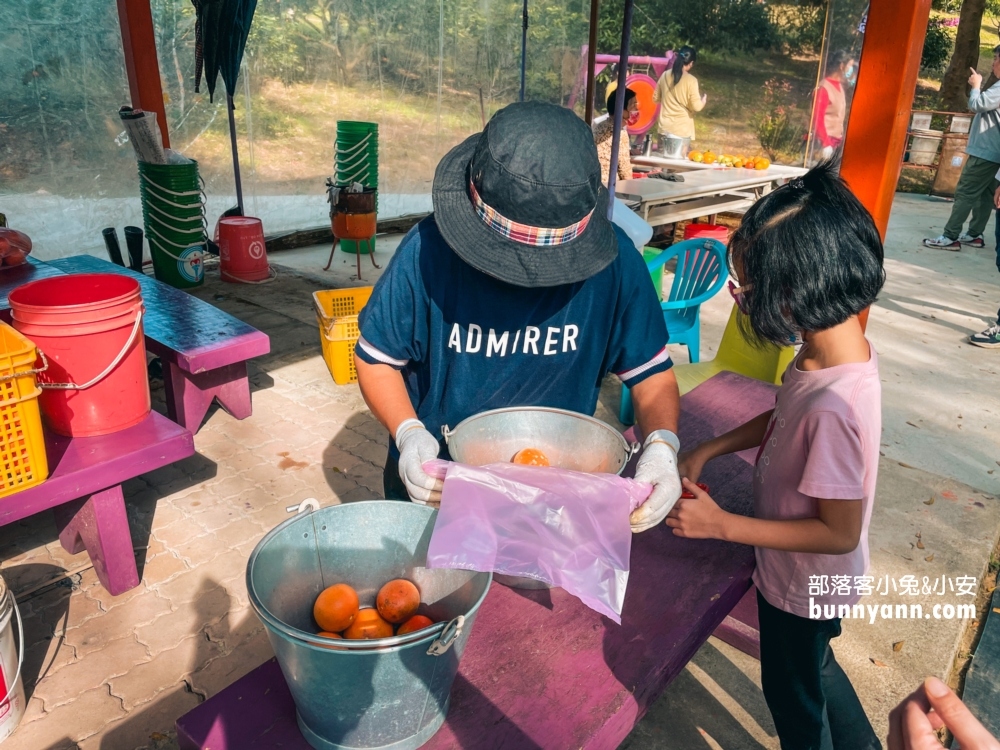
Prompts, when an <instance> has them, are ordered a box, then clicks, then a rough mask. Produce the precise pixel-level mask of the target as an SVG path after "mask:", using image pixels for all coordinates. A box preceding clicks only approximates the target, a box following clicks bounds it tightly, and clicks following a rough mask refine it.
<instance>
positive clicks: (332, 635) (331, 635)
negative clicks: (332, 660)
mask: <svg viewBox="0 0 1000 750" xmlns="http://www.w3.org/2000/svg"><path fill="white" fill-rule="evenodd" d="M316 635H318V636H320V637H322V638H329V639H330V640H338V641H342V640H344V636H342V635H341V634H340V633H328V632H327V631H325V630H321V631H320V632H319V633H317V634H316ZM323 648H325V649H328V650H330V651H346V650H347V649H345V648H344V647H343V646H333V645H330V646H323Z"/></svg>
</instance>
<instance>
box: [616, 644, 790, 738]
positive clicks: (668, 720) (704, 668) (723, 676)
mask: <svg viewBox="0 0 1000 750" xmlns="http://www.w3.org/2000/svg"><path fill="white" fill-rule="evenodd" d="M691 664H692V665H694V667H695V669H692V668H691V667H690V666H689V667H688V668H687V669H685V670H684V671H682V672H681V673H680V674H679V675H678V676H677V679H675V680H674V682H673V683H672V684H671V685H670V687H669V688H667V690H666V692H664V694H663V696H662V697H661V698H660V699H659V700H658V701H657V702H656V703H655V704H654V705H653V706H652V707H651V708H650V710H649V712H648V713H647V714H646V716H645V717H643V719H642V721H640V722H639V724H638V725H637V726H636V728H635V729H634V730H633V731H632V733H631V734H630V735H629V736H628V737H627V738H626V739H625V741H624V742H623V743H622V744H621V747H620V750H654V749H655V750H696V749H697V748H710V747H722V748H727V749H728V748H739V749H740V750H771V748H777V746H778V743H777V739H776V737H777V735H776V733H775V730H774V723H773V722H772V721H771V714H770V712H769V711H768V709H767V704H766V703H765V702H764V696H763V694H762V693H761V691H760V688H759V687H757V685H755V684H754V682H753V681H752V680H751V679H750V678H748V677H747V676H746V674H744V673H743V671H742V670H740V669H739V668H738V667H737V666H736V665H735V664H733V662H732V661H730V660H729V658H728V657H726V655H725V654H723V653H722V652H721V651H719V649H717V648H716V647H715V646H714V645H712V644H711V643H706V644H705V645H704V646H702V647H701V649H700V650H699V651H698V653H697V654H696V655H695V657H694V658H693V659H692V660H691ZM696 673H700V675H703V676H696ZM706 678H707V679H706ZM706 682H709V683H712V682H714V683H715V685H716V686H718V687H717V688H716V690H718V689H721V690H722V691H723V692H724V693H725V694H726V695H725V698H724V699H723V700H724V701H725V704H724V703H723V702H722V701H720V700H719V699H718V698H717V697H716V695H715V694H713V693H714V692H715V691H714V690H709V688H708V687H706V684H705V683H706ZM727 704H728V705H727ZM734 711H736V712H737V713H744V714H745V717H744V718H742V720H741V719H740V718H737V717H736V716H734ZM751 722H752V723H754V724H756V725H757V728H758V730H759V732H760V734H761V735H765V736H766V738H767V739H764V737H762V736H759V737H755V736H754V735H753V734H751V733H750V732H748V731H747V728H746V726H747V725H748V724H750V723H751ZM762 740H764V742H765V743H766V744H762ZM767 740H771V741H770V742H768V741H767ZM713 743H714V744H713Z"/></svg>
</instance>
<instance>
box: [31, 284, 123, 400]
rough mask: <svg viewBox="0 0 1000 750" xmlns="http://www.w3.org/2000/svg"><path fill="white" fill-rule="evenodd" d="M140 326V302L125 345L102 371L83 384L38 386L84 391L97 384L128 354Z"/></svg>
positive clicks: (40, 385) (41, 384) (45, 384)
mask: <svg viewBox="0 0 1000 750" xmlns="http://www.w3.org/2000/svg"><path fill="white" fill-rule="evenodd" d="M141 328H142V305H141V304H140V305H139V307H138V312H137V313H136V316H135V325H133V326H132V333H130V334H129V336H128V341H126V342H125V346H123V347H122V350H121V351H120V352H118V356H117V357H115V358H114V360H112V362H111V364H110V365H108V366H107V367H105V368H104V371H103V372H102V373H101V374H99V375H97V376H96V377H93V378H91V379H90V380H88V381H87V382H86V383H84V384H83V385H77V384H76V383H39V384H38V385H39V387H40V388H43V389H45V388H47V389H50V390H54V391H84V390H86V389H87V388H91V387H93V386H95V385H97V384H98V383H100V382H101V381H102V380H104V378H106V377H107V376H108V375H110V374H111V371H112V370H114V369H115V368H116V367H118V365H119V364H121V361H122V360H123V359H125V355H126V354H128V350H129V349H131V348H132V342H133V341H135V337H136V334H137V333H139V330H140V329H141ZM47 366H48V363H47V362H46V367H47Z"/></svg>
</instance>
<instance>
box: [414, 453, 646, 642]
mask: <svg viewBox="0 0 1000 750" xmlns="http://www.w3.org/2000/svg"><path fill="white" fill-rule="evenodd" d="M424 470H425V471H427V472H428V473H429V474H431V475H432V476H436V477H444V479H445V482H444V492H443V493H442V497H441V510H440V511H439V512H438V517H437V521H436V523H435V525H434V532H433V534H432V535H431V541H430V547H429V549H428V551H427V567H429V568H461V569H464V570H478V571H484V572H485V571H493V572H495V573H502V574H505V575H513V576H524V577H528V578H534V579H537V580H540V581H544V582H546V583H548V584H549V585H551V586H559V587H560V588H563V589H565V590H566V591H568V592H569V593H571V594H573V595H574V596H577V597H579V598H580V600H581V601H582V602H583V603H584V604H586V605H587V606H588V607H590V608H591V609H594V610H596V611H598V612H600V613H601V614H603V615H607V616H608V617H610V618H611V619H612V620H614V621H615V622H616V623H618V624H621V611H622V604H623V603H624V601H625V587H626V585H627V584H628V571H629V554H630V552H631V549H632V529H631V527H630V526H629V514H630V513H631V512H632V511H633V510H634V509H635V508H637V507H639V506H640V505H641V504H642V503H643V501H645V499H646V498H647V497H649V493H650V492H651V491H652V486H651V485H649V484H645V483H642V482H636V481H634V480H632V479H622V478H621V477H618V476H614V475H612V474H582V473H580V472H575V471H567V470H564V469H555V468H538V467H533V466H520V465H517V464H492V465H490V466H466V465H464V464H458V463H451V462H448V461H430V462H428V463H426V464H424Z"/></svg>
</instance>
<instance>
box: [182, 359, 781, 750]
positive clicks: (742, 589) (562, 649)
mask: <svg viewBox="0 0 1000 750" xmlns="http://www.w3.org/2000/svg"><path fill="white" fill-rule="evenodd" d="M773 404H774V387H773V386H769V385H767V384H765V383H761V382H758V381H755V380H750V379H748V378H744V377H742V376H740V375H735V374H733V373H720V374H719V375H717V376H715V377H714V378H712V379H711V380H709V381H707V382H706V383H703V384H702V385H700V386H698V387H697V388H696V389H694V390H692V391H691V392H690V393H688V394H686V395H685V396H684V397H683V398H682V399H681V407H682V414H681V425H680V432H681V437H682V440H683V441H684V442H685V443H686V444H689V445H690V444H692V443H694V442H700V441H702V440H705V439H707V438H709V437H712V436H715V435H718V434H721V433H722V432H725V431H726V430H729V429H731V428H733V427H735V426H737V425H738V424H740V423H742V422H744V421H746V420H747V419H750V418H751V417H753V416H756V415H757V414H759V413H760V412H762V411H765V410H766V409H768V408H770V407H771V406H773ZM753 458H754V456H753V451H746V452H744V453H742V454H739V455H734V456H727V457H724V458H721V459H719V460H717V461H713V462H712V463H711V464H709V466H708V467H707V468H706V470H705V477H704V481H705V482H707V483H708V484H709V486H710V487H711V488H712V495H713V497H715V498H716V500H718V501H719V502H720V503H721V504H722V505H723V506H724V507H726V508H727V509H728V510H731V511H734V512H740V513H749V512H750V510H751V507H752V493H751V462H752V461H753ZM631 562H632V564H631V573H630V577H629V586H628V593H627V594H626V597H625V607H624V610H623V612H622V624H621V626H618V625H615V624H614V623H612V622H611V621H610V620H608V619H607V618H604V617H602V616H600V615H598V614H597V613H596V612H594V611H592V610H590V609H588V608H587V607H585V606H584V605H583V604H582V603H581V602H580V601H579V600H577V599H575V598H573V597H571V596H570V595H568V594H566V593H565V592H564V591H562V590H561V589H552V590H551V591H526V590H519V591H516V590H514V589H509V588H506V587H504V586H500V585H499V584H493V586H492V587H491V589H490V592H489V594H488V595H487V597H486V599H485V601H484V602H483V604H482V607H481V608H480V611H479V614H478V615H477V619H476V627H475V629H474V630H473V632H472V636H471V637H470V639H469V643H468V645H467V647H466V651H465V654H464V656H463V659H462V664H461V667H460V670H459V674H458V678H457V679H456V681H455V685H454V687H453V689H452V693H451V706H450V709H449V712H448V718H447V720H446V721H445V724H444V726H443V727H442V728H441V729H440V731H438V733H437V734H436V735H434V737H433V738H432V739H431V740H430V741H429V742H428V743H427V744H426V745H425V746H424V747H425V748H435V749H439V748H480V747H484V748H485V747H495V748H499V747H509V748H519V749H520V748H538V747H545V748H570V747H572V748H595V749H596V748H615V747H617V746H618V745H619V744H620V743H621V741H622V740H623V739H624V738H625V737H626V736H627V735H628V733H629V732H630V731H631V730H632V728H633V726H635V724H636V722H637V721H638V720H639V719H640V718H641V717H642V716H643V714H644V713H645V712H646V710H647V708H648V707H649V706H650V704H652V703H653V702H654V701H655V700H656V699H657V697H659V695H660V693H662V692H663V690H664V689H665V688H666V686H667V685H669V684H670V682H671V681H672V680H673V679H674V678H675V677H676V676H677V675H678V674H679V673H680V671H681V670H682V669H683V668H684V666H685V665H686V664H687V662H688V661H689V660H690V659H691V657H692V656H693V655H694V654H695V652H696V651H697V650H698V649H699V648H700V647H701V646H702V644H703V643H704V642H705V641H706V640H707V639H708V637H709V635H710V634H711V633H712V632H713V631H714V630H715V629H716V628H717V627H718V626H719V625H720V624H721V623H722V622H723V620H724V619H725V618H726V616H727V615H728V614H729V612H730V611H731V610H732V609H733V607H734V606H736V605H737V603H738V602H739V601H740V600H741V599H742V598H743V596H744V595H745V594H746V592H747V590H748V589H749V588H750V574H751V572H752V571H753V567H754V556H753V550H752V549H751V548H750V547H745V546H742V545H736V544H729V543H725V542H719V541H709V540H691V539H681V538H679V537H675V536H673V535H672V534H671V533H670V530H669V529H668V528H667V527H666V526H662V527H660V528H657V529H653V530H650V531H648V532H646V533H644V534H640V535H638V536H636V537H635V538H634V542H633V545H632V561H631ZM177 739H178V742H179V744H180V747H181V748H182V750H195V749H198V750H208V749H209V748H211V750H237V748H239V750H263V749H264V748H276V747H281V748H285V750H309V745H308V744H307V743H306V741H305V740H304V739H303V738H302V735H301V734H300V733H299V730H298V728H297V726H296V721H295V711H294V706H293V704H292V700H291V696H290V693H289V692H288V687H287V685H286V683H285V680H284V677H283V676H282V673H281V670H280V669H279V667H278V665H277V663H276V662H275V661H274V660H273V659H272V660H271V661H268V662H266V663H265V664H263V665H262V666H260V667H258V668H257V669H255V670H253V671H252V672H250V673H249V674H247V675H246V676H245V677H243V678H242V679H240V680H238V681H236V682H235V683H234V684H233V685H231V686H229V687H228V688H226V689H225V690H223V691H221V692H220V693H218V694H217V695H215V696H213V697H211V698H209V699H208V700H207V701H205V702H204V703H202V704H201V705H199V706H197V707H196V708H194V709H192V710H191V711H189V712H188V713H186V714H185V715H184V716H182V717H181V718H180V719H178V721H177Z"/></svg>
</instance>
